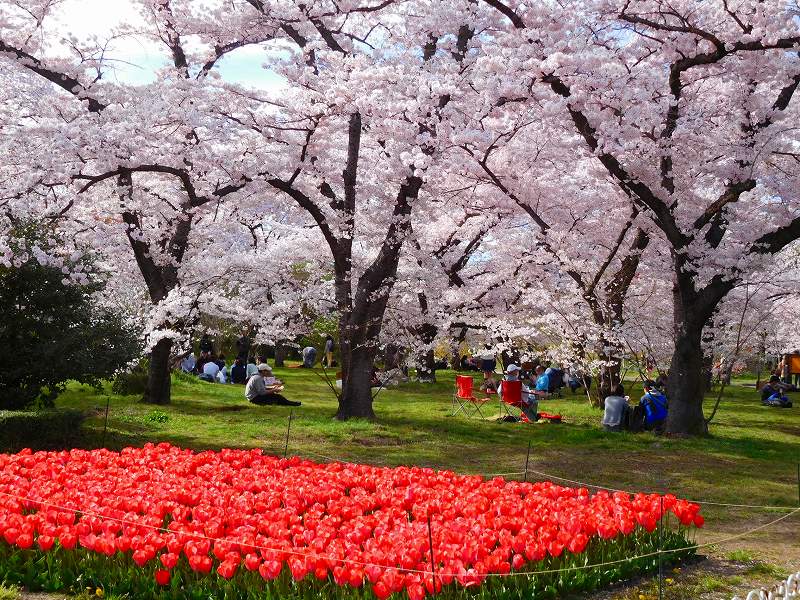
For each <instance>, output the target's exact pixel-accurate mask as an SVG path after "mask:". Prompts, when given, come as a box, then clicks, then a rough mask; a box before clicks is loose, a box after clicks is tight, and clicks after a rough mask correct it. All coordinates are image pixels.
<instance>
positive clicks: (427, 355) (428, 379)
mask: <svg viewBox="0 0 800 600" xmlns="http://www.w3.org/2000/svg"><path fill="white" fill-rule="evenodd" d="M416 364H417V381H419V382H420V383H436V357H435V356H434V354H433V348H429V349H428V350H427V351H425V352H424V353H422V354H420V355H419V356H417V359H416Z"/></svg>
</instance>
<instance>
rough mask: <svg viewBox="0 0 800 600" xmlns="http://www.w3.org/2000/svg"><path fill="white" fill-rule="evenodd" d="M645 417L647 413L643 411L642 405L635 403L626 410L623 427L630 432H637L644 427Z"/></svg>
mask: <svg viewBox="0 0 800 600" xmlns="http://www.w3.org/2000/svg"><path fill="white" fill-rule="evenodd" d="M646 418H647V414H646V413H645V411H644V406H642V405H641V404H636V405H634V406H633V407H632V408H631V409H630V410H629V411H628V412H627V420H626V422H624V423H623V426H624V429H627V430H628V431H630V432H631V433H639V432H640V431H642V430H643V429H644V422H645V419H646Z"/></svg>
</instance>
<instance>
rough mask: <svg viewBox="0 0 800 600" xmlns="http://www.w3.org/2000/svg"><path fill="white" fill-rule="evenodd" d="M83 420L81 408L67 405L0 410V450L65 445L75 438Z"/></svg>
mask: <svg viewBox="0 0 800 600" xmlns="http://www.w3.org/2000/svg"><path fill="white" fill-rule="evenodd" d="M84 419H86V415H85V414H84V413H83V412H82V411H79V410H75V409H71V408H70V409H67V408H59V409H42V410H35V411H11V410H0V450H1V451H3V452H17V451H19V450H21V449H22V448H31V449H33V450H54V449H62V448H69V447H71V446H72V445H73V444H74V442H75V440H77V439H78V437H79V433H80V428H81V425H82V424H83V421H84Z"/></svg>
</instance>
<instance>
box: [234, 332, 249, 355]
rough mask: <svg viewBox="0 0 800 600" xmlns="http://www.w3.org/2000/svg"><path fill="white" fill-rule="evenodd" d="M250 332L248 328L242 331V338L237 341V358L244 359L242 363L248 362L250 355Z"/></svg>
mask: <svg viewBox="0 0 800 600" xmlns="http://www.w3.org/2000/svg"><path fill="white" fill-rule="evenodd" d="M249 333H250V331H249V330H248V328H246V327H245V328H244V329H242V337H240V338H239V339H238V340H236V358H240V359H242V362H246V361H247V357H248V356H249V355H250V336H249Z"/></svg>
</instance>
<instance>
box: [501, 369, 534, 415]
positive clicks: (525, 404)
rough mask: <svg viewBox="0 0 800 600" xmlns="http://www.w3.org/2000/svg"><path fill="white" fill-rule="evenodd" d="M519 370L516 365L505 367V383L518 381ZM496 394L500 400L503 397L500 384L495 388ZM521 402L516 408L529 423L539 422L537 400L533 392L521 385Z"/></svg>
mask: <svg viewBox="0 0 800 600" xmlns="http://www.w3.org/2000/svg"><path fill="white" fill-rule="evenodd" d="M520 371H521V369H520V367H518V366H517V365H514V364H511V365H508V367H506V376H505V377H504V379H505V381H519V373H520ZM497 394H498V395H499V396H500V398H502V397H503V385H502V383H501V384H500V385H499V386H498V387H497ZM520 399H521V400H522V404H521V405H520V406H518V407H517V408H519V409H520V410H521V411H522V413H523V414H524V415H525V416H526V417H528V420H529V421H538V420H539V399H538V398H537V397H536V395H535V393H534V392H531V389H530V388H529V387H528V386H527V385H525V384H524V383H523V384H522V394H521V396H520Z"/></svg>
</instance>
